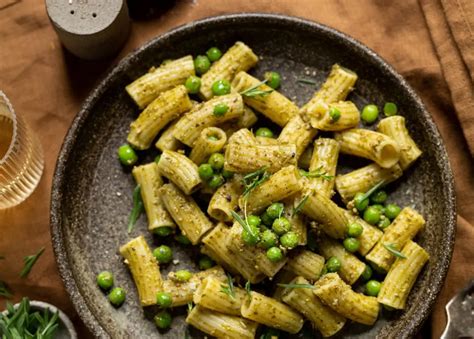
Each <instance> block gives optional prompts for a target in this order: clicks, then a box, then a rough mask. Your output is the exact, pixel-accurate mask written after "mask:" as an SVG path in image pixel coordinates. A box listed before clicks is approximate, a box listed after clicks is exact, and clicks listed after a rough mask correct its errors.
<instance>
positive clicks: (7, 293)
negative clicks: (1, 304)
mask: <svg viewBox="0 0 474 339" xmlns="http://www.w3.org/2000/svg"><path fill="white" fill-rule="evenodd" d="M12 296H13V294H12V291H11V290H10V289H9V288H8V286H7V284H6V283H5V282H4V281H0V297H3V298H5V299H10V298H11V297H12Z"/></svg>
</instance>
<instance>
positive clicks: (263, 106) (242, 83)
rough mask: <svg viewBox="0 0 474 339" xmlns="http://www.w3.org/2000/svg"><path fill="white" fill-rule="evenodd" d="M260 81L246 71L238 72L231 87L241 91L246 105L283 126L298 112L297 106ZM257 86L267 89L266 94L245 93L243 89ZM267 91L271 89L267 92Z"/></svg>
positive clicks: (260, 88)
mask: <svg viewBox="0 0 474 339" xmlns="http://www.w3.org/2000/svg"><path fill="white" fill-rule="evenodd" d="M260 83H261V81H260V80H258V79H257V78H254V77H253V76H251V75H250V74H248V73H245V72H240V73H238V74H237V75H236V76H235V78H234V80H233V81H232V88H234V89H235V90H236V91H238V92H240V93H242V96H243V99H244V102H245V104H246V105H248V106H250V107H251V108H253V109H255V110H257V111H258V112H260V113H262V114H263V115H265V116H266V117H267V118H268V119H270V120H271V121H273V122H274V123H276V124H278V125H280V126H282V127H283V126H285V125H286V124H287V123H288V121H290V119H291V118H293V117H294V116H295V115H297V114H298V106H296V105H295V104H294V103H293V102H292V101H291V100H290V99H288V98H287V97H285V96H284V95H283V94H281V93H279V92H277V91H274V90H272V88H271V87H269V86H267V85H265V84H262V85H260V86H258V84H260ZM255 86H258V89H259V90H262V91H267V94H266V95H255V96H250V95H246V94H245V91H246V90H249V89H250V88H253V87H255ZM269 91H272V92H271V93H269Z"/></svg>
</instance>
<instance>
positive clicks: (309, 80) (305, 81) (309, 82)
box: [296, 78, 318, 85]
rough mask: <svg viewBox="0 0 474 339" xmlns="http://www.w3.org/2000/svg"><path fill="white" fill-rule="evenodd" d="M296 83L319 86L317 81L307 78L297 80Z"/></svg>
mask: <svg viewBox="0 0 474 339" xmlns="http://www.w3.org/2000/svg"><path fill="white" fill-rule="evenodd" d="M296 82H299V83H302V84H306V85H317V84H318V83H317V82H316V81H314V80H311V79H306V78H300V79H296Z"/></svg>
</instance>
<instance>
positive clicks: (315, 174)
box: [300, 166, 334, 181]
mask: <svg viewBox="0 0 474 339" xmlns="http://www.w3.org/2000/svg"><path fill="white" fill-rule="evenodd" d="M300 174H301V175H302V176H303V177H307V178H323V179H324V180H327V181H330V180H332V179H333V178H334V176H332V175H329V174H328V172H326V171H323V167H322V166H320V167H318V168H316V169H315V170H314V171H310V172H307V171H305V170H300Z"/></svg>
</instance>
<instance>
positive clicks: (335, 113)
mask: <svg viewBox="0 0 474 339" xmlns="http://www.w3.org/2000/svg"><path fill="white" fill-rule="evenodd" d="M329 117H330V118H331V120H332V121H333V122H336V121H338V120H339V119H340V118H341V111H340V110H338V109H337V108H336V107H331V108H330V109H329Z"/></svg>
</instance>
